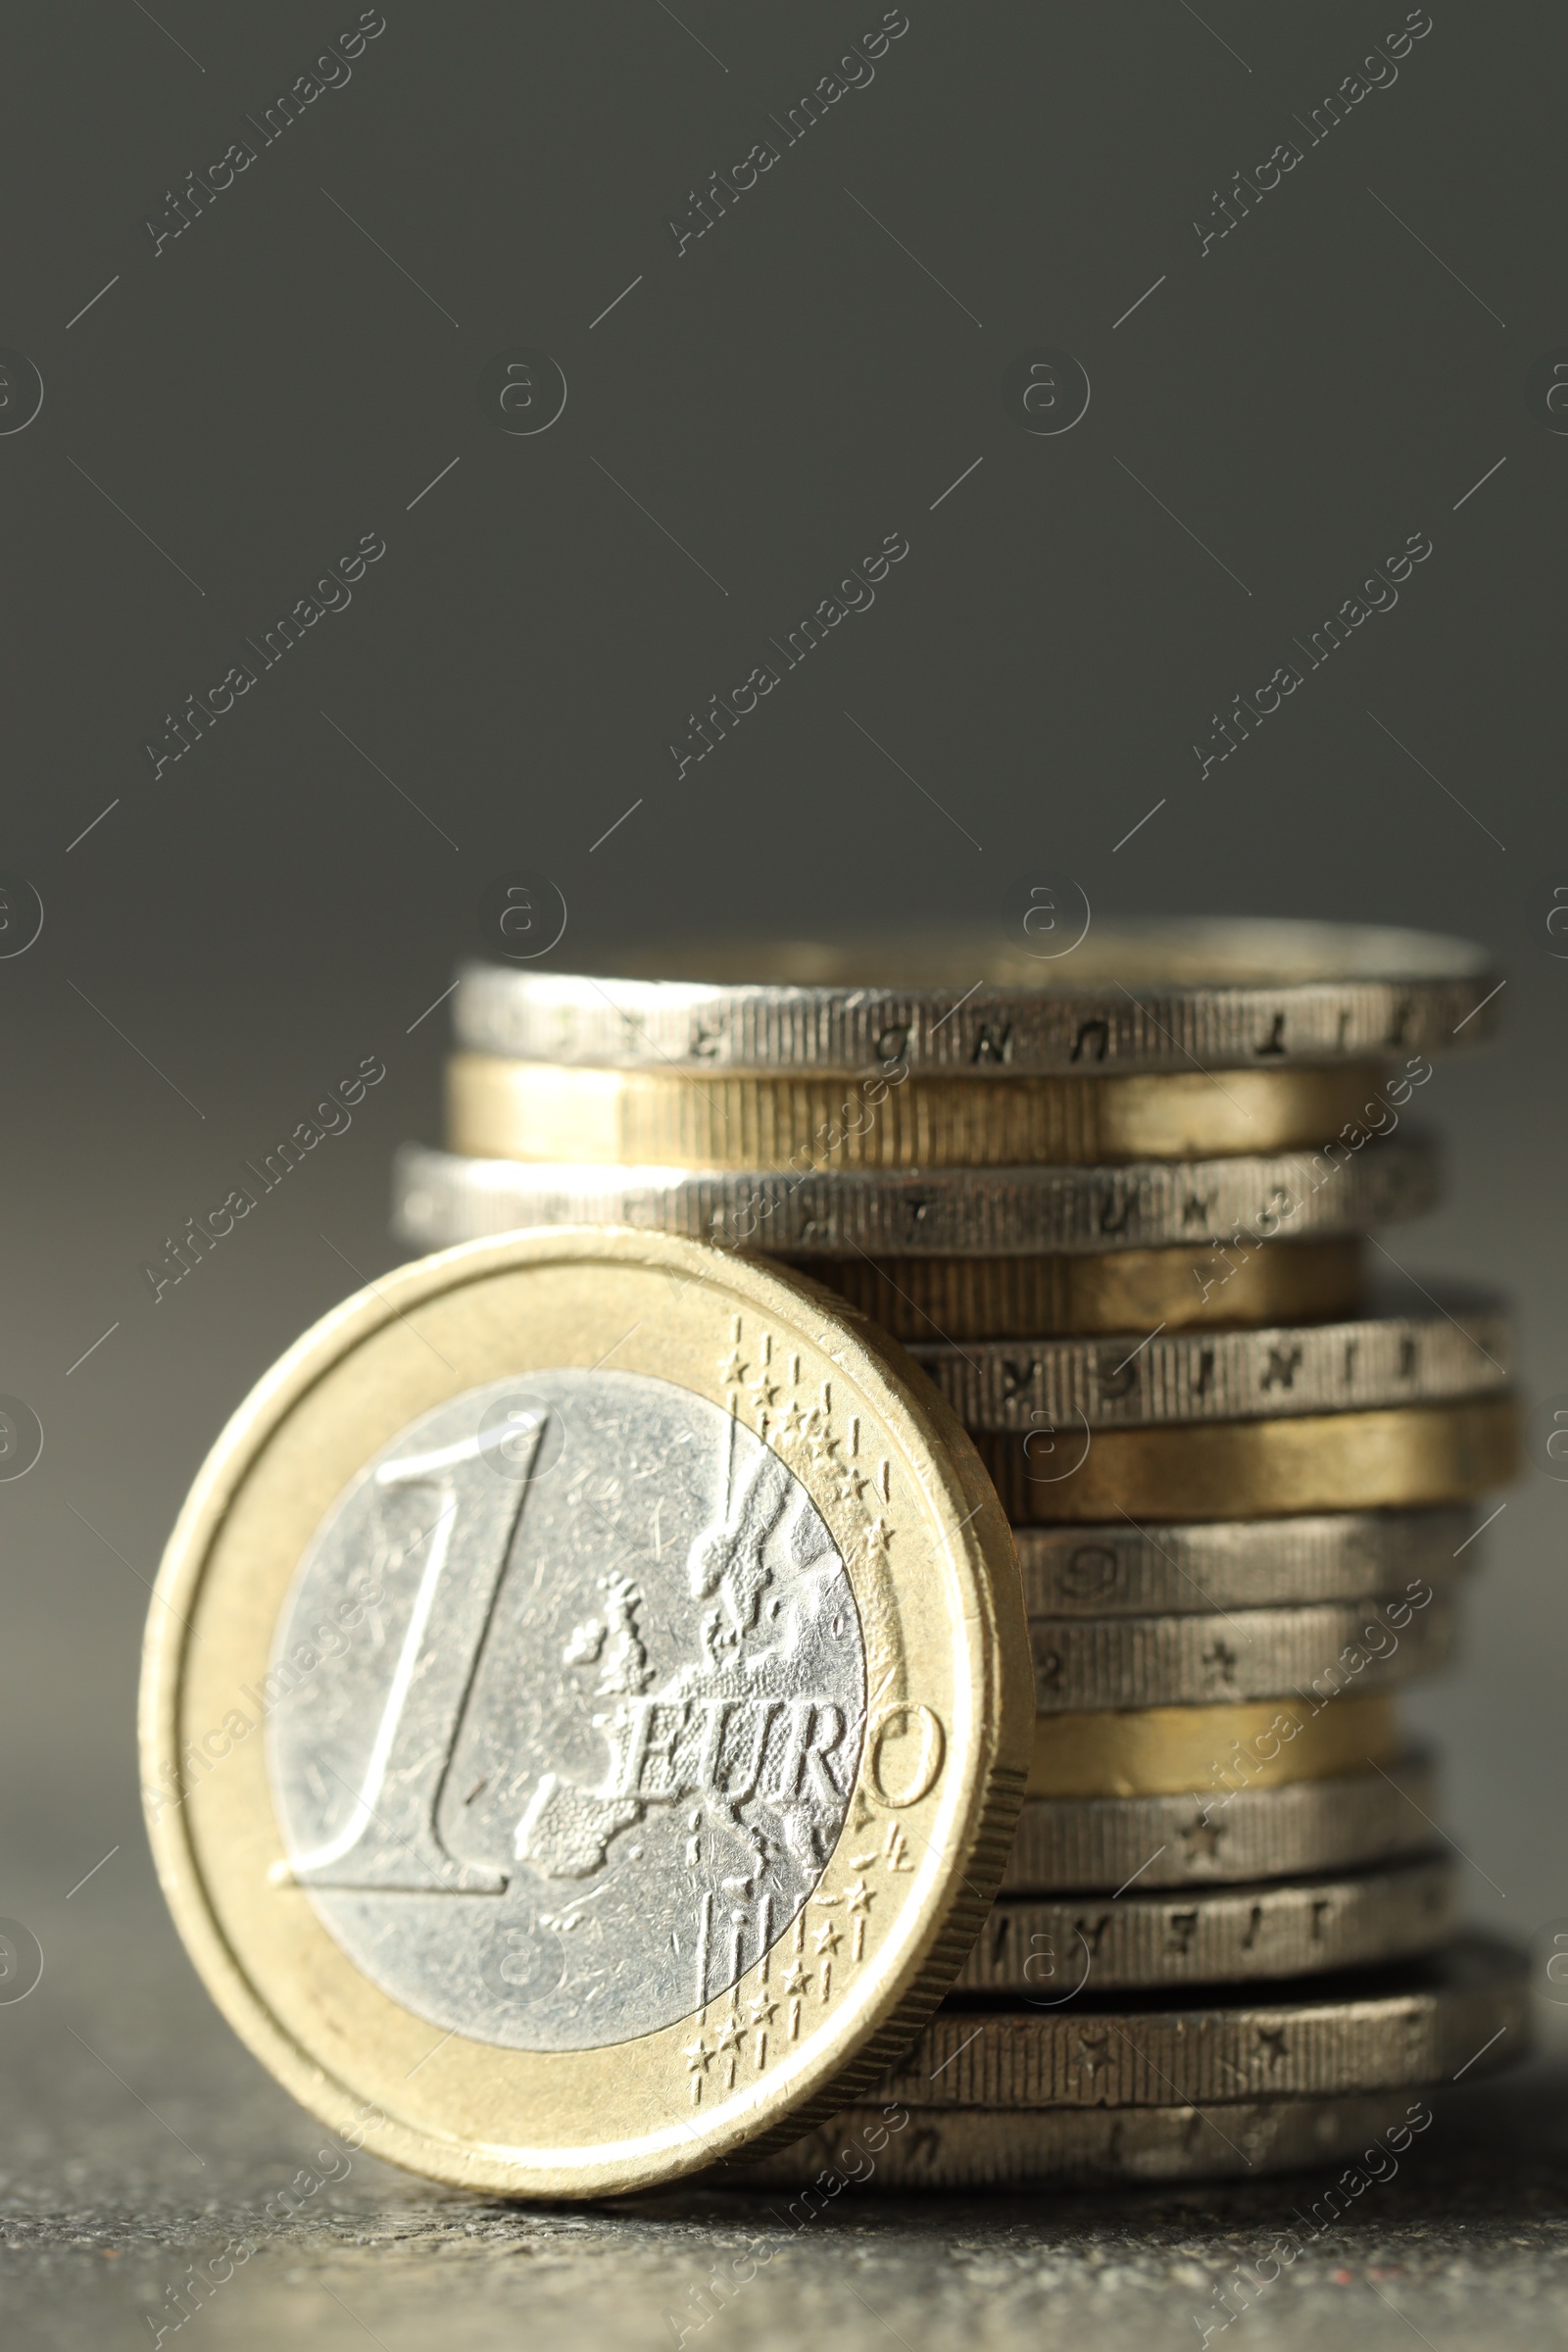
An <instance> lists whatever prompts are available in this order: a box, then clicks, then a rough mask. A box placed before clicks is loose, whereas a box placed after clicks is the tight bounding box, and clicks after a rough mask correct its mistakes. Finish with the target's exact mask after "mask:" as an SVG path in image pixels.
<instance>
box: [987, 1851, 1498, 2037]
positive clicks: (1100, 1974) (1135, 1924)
mask: <svg viewBox="0 0 1568 2352" xmlns="http://www.w3.org/2000/svg"><path fill="white" fill-rule="evenodd" d="M1454 1902H1455V1888H1454V1868H1453V1863H1452V1861H1451V1859H1450V1857H1448V1856H1447V1855H1446V1854H1423V1855H1421V1856H1419V1857H1418V1858H1417V1859H1416V1860H1414V1861H1411V1862H1404V1863H1397V1864H1395V1865H1394V1866H1393V1867H1392V1868H1387V1869H1383V1870H1372V1871H1364V1872H1360V1873H1358V1874H1356V1875H1354V1876H1341V1877H1338V1878H1326V1879H1292V1880H1286V1881H1274V1882H1272V1883H1270V1884H1268V1885H1263V1886H1258V1885H1253V1886H1250V1887H1201V1888H1198V1889H1195V1890H1192V1891H1188V1892H1185V1893H1180V1894H1163V1895H1162V1894H1146V1893H1145V1892H1144V1891H1143V1890H1142V1887H1130V1888H1128V1890H1127V1891H1126V1892H1125V1893H1124V1894H1120V1895H1116V1896H1106V1895H1100V1896H1096V1895H1079V1896H1076V1897H1073V1898H1070V1899H1062V1898H1057V1899H1056V1900H1054V1901H1049V1902H1048V1901H1041V1900H1039V1899H1031V1898H1030V1897H1029V1896H1027V1895H1017V1894H1012V1895H1004V1896H1002V1897H1001V1898H1000V1899H999V1900H998V1901H997V1902H995V1903H994V1904H993V1905H992V1907H991V1916H990V1918H989V1919H988V1920H987V1922H986V1924H985V1926H984V1928H982V1930H981V1931H980V1937H979V1940H978V1942H977V1943H976V1944H975V1946H974V1948H973V1950H972V1951H971V1952H970V1954H969V1957H968V1959H967V1961H966V1962H965V1963H964V1966H963V1970H962V1973H961V1974H960V1976H959V1977H958V1980H957V1983H956V1985H955V1986H954V1991H955V1992H956V1993H958V1994H962V1993H968V1992H999V1993H1000V1992H1005V1993H1015V1994H1017V1995H1018V1996H1019V1997H1020V1998H1023V1999H1027V2000H1031V2001H1040V2002H1043V2003H1048V2004H1049V2003H1058V2002H1059V2003H1061V2004H1062V2005H1063V2006H1066V2005H1068V2004H1070V2003H1072V2002H1074V2001H1079V2002H1081V2001H1084V2000H1088V2001H1094V2000H1097V1999H1098V1998H1099V1997H1100V1995H1101V1994H1102V1993H1106V1992H1120V1991H1124V1990H1126V1989H1128V1988H1136V1987H1144V1986H1150V1985H1241V1984H1250V1983H1252V1982H1254V1981H1256V1980H1259V1979H1263V1978H1270V1977H1310V1976H1322V1975H1325V1974H1327V1973H1329V1972H1331V1971H1333V1970H1336V1969H1342V1968H1365V1967H1371V1966H1376V1965H1379V1964H1383V1963H1387V1962H1389V1961H1393V1960H1409V1959H1413V1958H1415V1956H1416V1955H1417V1954H1418V1953H1421V1952H1430V1951H1434V1950H1435V1949H1436V1948H1437V1946H1438V1945H1439V1944H1440V1943H1442V1942H1443V1940H1444V1939H1445V1937H1446V1936H1447V1934H1448V1932H1449V1930H1450V1929H1451V1927H1452V1925H1453V1914H1454Z"/></svg>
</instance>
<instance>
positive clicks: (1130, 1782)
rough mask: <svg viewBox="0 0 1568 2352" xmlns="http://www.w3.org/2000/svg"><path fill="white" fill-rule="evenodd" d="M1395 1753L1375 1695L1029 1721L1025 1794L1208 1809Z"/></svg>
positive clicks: (1387, 1711) (1383, 1760)
mask: <svg viewBox="0 0 1568 2352" xmlns="http://www.w3.org/2000/svg"><path fill="white" fill-rule="evenodd" d="M1402 1744H1403V1741H1402V1739H1401V1737H1400V1732H1399V1726H1398V1721H1397V1716H1396V1714H1395V1707H1394V1701H1393V1699H1392V1698H1389V1697H1387V1696H1385V1695H1383V1694H1382V1693H1381V1692H1375V1693H1370V1694H1365V1695H1364V1694H1362V1693H1361V1692H1359V1691H1347V1692H1346V1693H1344V1694H1343V1695H1342V1696H1340V1697H1337V1698H1333V1699H1322V1700H1315V1699H1308V1698H1265V1699H1244V1700H1242V1701H1241V1702H1239V1703H1238V1702H1236V1701H1232V1703H1231V1704H1230V1705H1228V1706H1212V1707H1133V1708H1129V1709H1126V1710H1125V1711H1123V1710H1119V1709H1115V1708H1108V1707H1107V1708H1104V1709H1102V1710H1099V1711H1097V1712H1096V1713H1094V1714H1089V1715H1037V1716H1036V1717H1035V1738H1034V1756H1033V1760H1032V1762H1031V1764H1030V1767H1029V1794H1030V1796H1031V1797H1037V1796H1184V1795H1188V1794H1192V1793H1197V1794H1200V1795H1202V1796H1205V1797H1209V1798H1211V1799H1212V1800H1213V1803H1214V1807H1215V1809H1216V1810H1218V1809H1219V1808H1220V1807H1221V1806H1222V1805H1223V1802H1224V1800H1225V1798H1226V1796H1227V1795H1229V1794H1231V1793H1232V1792H1236V1793H1240V1792H1241V1791H1243V1790H1246V1789H1279V1788H1283V1787H1284V1786H1286V1785H1287V1784H1288V1783H1290V1782H1292V1781H1326V1780H1329V1779H1332V1778H1333V1777H1334V1776H1335V1775H1336V1774H1338V1773H1342V1772H1352V1771H1354V1769H1355V1768H1356V1766H1357V1765H1362V1764H1367V1763H1371V1764H1388V1763H1391V1762H1392V1761H1393V1759H1394V1758H1395V1757H1396V1756H1397V1754H1398V1753H1399V1750H1400V1747H1401V1746H1402Z"/></svg>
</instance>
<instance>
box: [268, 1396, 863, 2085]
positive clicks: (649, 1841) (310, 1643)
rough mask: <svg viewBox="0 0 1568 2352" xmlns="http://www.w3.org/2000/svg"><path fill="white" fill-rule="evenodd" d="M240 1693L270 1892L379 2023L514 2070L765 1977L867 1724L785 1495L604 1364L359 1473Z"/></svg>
mask: <svg viewBox="0 0 1568 2352" xmlns="http://www.w3.org/2000/svg"><path fill="white" fill-rule="evenodd" d="M356 1600H363V1601H364V1602H365V1604H366V1605H365V1607H364V1613H363V1619H362V1620H361V1622H359V1623H358V1625H357V1627H356V1630H355V1631H354V1632H353V1633H352V1634H344V1635H342V1636H341V1637H340V1638H339V1642H334V1643H333V1644H331V1647H332V1649H333V1650H334V1651H335V1653H336V1654H326V1653H325V1651H324V1650H323V1648H322V1645H321V1643H320V1640H319V1633H318V1632H313V1629H320V1628H322V1627H323V1625H324V1624H325V1623H327V1622H328V1621H333V1622H335V1623H336V1624H337V1625H340V1626H341V1625H343V1624H344V1623H346V1621H347V1619H348V1618H349V1617H351V1616H358V1614H359V1612H358V1610H357V1609H356V1608H355V1607H354V1606H353V1605H352V1604H353V1603H355V1601H356ZM269 1683H270V1687H271V1688H270V1695H273V1696H275V1698H276V1703H275V1705H274V1706H273V1708H272V1711H271V1713H270V1718H269V1727H268V1729H269V1741H270V1747H269V1756H270V1772H271V1779H272V1785H273V1790H274V1796H275V1801H276V1804H277V1808H278V1813H279V1817H280V1820H281V1822H282V1825H283V1829H284V1835H285V1843H286V1847H287V1855H288V1859H287V1863H286V1865H285V1866H282V1867H281V1869H280V1871H279V1873H278V1874H277V1875H278V1876H279V1877H286V1878H287V1879H288V1880H291V1881H292V1882H293V1883H294V1884H295V1885H297V1886H298V1887H301V1888H303V1889H304V1890H305V1891H306V1893H307V1894H308V1895H309V1897H310V1900H311V1902H312V1903H313V1905H314V1906H315V1908H316V1910H317V1912H318V1914H319V1917H320V1919H321V1920H322V1922H323V1924H324V1926H325V1927H326V1929H327V1930H328V1932H329V1933H330V1935H331V1936H333V1937H334V1938H335V1939H336V1941H337V1942H338V1943H339V1944H340V1945H341V1946H342V1948H343V1949H344V1950H345V1951H346V1952H347V1953H348V1955H349V1956H350V1958H351V1959H353V1960H354V1962H355V1963H356V1964H357V1965H358V1966H359V1967H360V1968H361V1969H362V1970H364V1972H365V1973H366V1974H367V1975H368V1977H369V1978H370V1979H371V1980H372V1981H373V1982H374V1983H375V1984H377V1985H379V1986H380V1987H381V1988H382V1990H383V1991H385V1992H386V1993H388V1994H389V1995H391V1996H392V1997H393V1998H394V1999H396V2000H398V2001H401V2002H402V2003H404V2004H405V2005H406V2006H407V2007H409V2008H411V2009H413V2010H414V2011H416V2012H417V2014H418V2015H420V2016H422V2017H424V2018H426V2019H428V2020H429V2021H430V2022H431V2023H432V2024H434V2025H436V2026H438V2027H444V2028H447V2029H450V2030H452V2031H455V2032H459V2033H462V2034H467V2035H471V2036H473V2037H474V2038H476V2039H479V2040H482V2041H488V2042H492V2043H497V2044H500V2045H502V2046H504V2047H507V2048H511V2049H518V2050H537V2051H552V2050H556V2051H565V2050H588V2049H594V2048H600V2047H604V2046H606V2045H608V2044H612V2043H616V2042H621V2041H625V2040H627V2039H629V2038H631V2037H633V2036H636V2035H639V2034H648V2033H652V2032H655V2031H657V2030H658V2029H660V2028H662V2027H664V2026H667V2025H670V2024H672V2023H673V2022H675V2021H677V2020H679V2019H681V2018H684V2017H687V2016H690V2015H691V2014H692V2013H693V2012H694V2011H697V2010H699V2009H701V2008H702V2007H703V2006H704V2004H705V2003H708V2002H711V2001H713V2000H716V1999H719V1998H720V1997H721V1996H722V1995H723V1994H724V1993H725V1992H726V1991H727V1990H728V1989H729V1987H730V1986H732V1985H735V1984H736V1983H737V1981H738V1980H739V1979H740V1977H741V1976H742V1975H743V1974H744V1973H745V1971H746V1970H747V1969H749V1968H751V1967H753V1966H754V1965H755V1964H756V1963H757V1962H758V1961H759V1960H760V1958H761V1957H762V1955H763V1953H765V1952H766V1951H767V1950H768V1949H769V1948H770V1947H771V1946H772V1945H773V1944H774V1943H775V1942H776V1941H777V1940H778V1938H779V1936H781V1935H782V1933H783V1932H784V1931H785V1930H786V1929H787V1928H788V1927H789V1926H790V1924H791V1922H792V1921H793V1920H795V1919H796V1917H797V1915H798V1914H799V1913H800V1911H801V1909H802V1907H803V1906H804V1904H805V1903H806V1902H807V1901H808V1899H809V1896H810V1895H811V1893H812V1890H813V1889H814V1887H816V1885H817V1882H818V1880H819V1878H820V1876H821V1872H822V1869H823V1865H824V1863H825V1862H826V1860H827V1858H828V1856H829V1855H830V1854H831V1852H832V1851H833V1847H834V1845H835V1843H836V1841H837V1838H838V1836H839V1833H840V1830H841V1829H842V1827H843V1823H844V1817H845V1810H846V1806H847V1802H848V1798H849V1794H850V1791H851V1789H852V1788H853V1787H854V1785H855V1780H856V1775H857V1771H858V1764H859V1758H860V1749H861V1744H862V1739H863V1733H864V1724H865V1712H866V1669H865V1651H864V1644H863V1642H862V1635H861V1628H860V1622H859V1617H858V1611H857V1607H856V1601H855V1596H854V1593H853V1592H852V1590H851V1585H850V1580H849V1578H848V1576H847V1574H846V1572H845V1567H844V1563H843V1561H842V1560H841V1558H840V1556H839V1553H838V1551H837V1550H836V1548H835V1546H834V1542H833V1539H832V1537H831V1535H830V1534H829V1532H828V1529H827V1527H826V1525H825V1523H824V1521H823V1519H822V1517H821V1516H820V1514H819V1512H818V1511H817V1509H816V1506H815V1504H814V1503H813V1502H812V1500H811V1498H810V1496H809V1494H808V1493H807V1491H806V1488H805V1487H804V1486H803V1485H802V1484H801V1482H800V1481H799V1480H798V1479H797V1478H796V1476H795V1475H794V1473H793V1471H792V1470H791V1469H790V1467H789V1466H788V1465H787V1464H786V1463H785V1462H784V1461H782V1460H781V1459H780V1458H779V1456H778V1454H777V1453H776V1452H774V1451H772V1450H771V1449H770V1448H769V1447H768V1446H765V1445H763V1444H762V1443H761V1441H760V1439H759V1438H758V1437H757V1436H756V1435H755V1434H754V1433H753V1432H752V1431H750V1430H748V1429H747V1428H746V1427H745V1426H744V1424H742V1423H740V1422H739V1421H737V1420H736V1419H735V1418H734V1417H733V1416H732V1415H730V1414H726V1413H725V1412H723V1411H722V1410H721V1409H720V1408H719V1407H718V1406H717V1405H715V1404H714V1403H712V1402H711V1401H710V1400H709V1399H708V1398H705V1397H699V1396H697V1395H695V1394H693V1393H692V1392H691V1391H690V1390H688V1389H685V1388H682V1387H678V1386H676V1385H675V1384H674V1383H673V1382H669V1381H665V1380H661V1379H657V1378H653V1377H650V1376H648V1375H646V1374H640V1373H629V1372H619V1371H613V1370H608V1369H595V1370H584V1369H575V1370H553V1371H541V1372H534V1373H530V1374H528V1375H527V1377H526V1380H525V1381H523V1380H503V1381H494V1382H490V1383H487V1384H485V1385H483V1386H481V1387H478V1388H472V1389H469V1390H467V1391H466V1392H465V1393H463V1394H461V1395H459V1396H457V1397H451V1398H450V1399H448V1400H447V1401H446V1402H444V1403H442V1404H440V1405H438V1406H437V1407H435V1409H433V1410H432V1411H429V1412H426V1413H424V1414H423V1415H421V1416H420V1417H419V1418H417V1419H416V1420H415V1421H413V1422H412V1423H411V1424H410V1425H409V1426H408V1427H407V1428H405V1429H404V1430H402V1431H401V1432H400V1433H399V1434H398V1435H397V1436H396V1437H395V1438H394V1439H393V1440H392V1442H391V1443H390V1444H389V1445H386V1446H383V1447H382V1448H381V1449H380V1451H379V1452H378V1453H377V1454H375V1455H374V1456H373V1457H372V1458H371V1459H370V1460H369V1461H368V1463H367V1464H366V1466H365V1468H364V1470H363V1471H362V1472H361V1473H360V1474H359V1475H358V1476H357V1477H356V1478H355V1479H354V1480H353V1482H352V1483H351V1484H350V1486H349V1487H348V1488H347V1490H346V1491H345V1492H344V1493H343V1494H342V1495H340V1496H339V1498H338V1500H337V1502H336V1503H335V1504H334V1505H333V1507H332V1509H331V1510H330V1511H329V1512H328V1513H327V1515H326V1517H325V1518H324V1520H323V1521H322V1523H321V1525H320V1526H319V1529H318V1531H317V1533H316V1536H315V1538H314V1540H313V1541H312V1543H311V1544H309V1546H308V1547H307V1550H306V1553H305V1556H304V1558H303V1560H302V1562H301V1565H300V1568H299V1571H298V1574H297V1576H296V1578H295V1580H294V1585H293V1588H292V1592H291V1593H290V1596H289V1599H288V1602H287V1604H286V1606H285V1608H284V1610H283V1612H282V1616H281V1618H280V1621H279V1625H278V1630H277V1634H276V1637H275V1640H274V1642H273V1647H272V1655H271V1663H270V1676H269Z"/></svg>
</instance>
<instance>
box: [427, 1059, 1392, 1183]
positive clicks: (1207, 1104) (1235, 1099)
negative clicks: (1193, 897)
mask: <svg viewBox="0 0 1568 2352" xmlns="http://www.w3.org/2000/svg"><path fill="white" fill-rule="evenodd" d="M1383 1075H1384V1073H1383V1067H1382V1064H1381V1063H1379V1062H1350V1063H1348V1065H1347V1066H1345V1067H1344V1068H1340V1069H1310V1068H1303V1069H1295V1068H1292V1069H1286V1070H1258V1069H1248V1070H1220V1071H1216V1072H1215V1073H1214V1074H1213V1075H1212V1076H1210V1075H1209V1074H1208V1073H1207V1072H1205V1071H1202V1070H1196V1069H1195V1070H1173V1071H1171V1072H1169V1073H1166V1072H1158V1073H1152V1074H1144V1073H1139V1074H1132V1075H1112V1076H1107V1077H1103V1078H1087V1077H1086V1078H1072V1077H1059V1076H1052V1077H984V1076H976V1077H973V1078H957V1077H954V1078H947V1077H915V1076H911V1075H910V1074H909V1072H908V1070H907V1067H906V1065H905V1064H904V1063H902V1062H900V1063H898V1064H896V1065H895V1066H894V1067H893V1069H891V1070H890V1071H886V1072H879V1073H877V1074H876V1075H874V1076H861V1077H856V1076H853V1075H836V1074H832V1073H829V1074H827V1075H824V1076H821V1077H817V1076H814V1075H810V1074H808V1073H804V1072H799V1073H787V1072H779V1073H774V1074H768V1073H763V1072H748V1073H745V1074H742V1075H736V1074H734V1073H731V1072H729V1071H723V1070H716V1071H714V1072H712V1073H711V1075H710V1076H708V1077H687V1076H684V1075H682V1074H680V1073H678V1072H675V1073H670V1072H666V1071H662V1070H613V1069H608V1070H600V1069H582V1068H576V1067H571V1066H567V1065H564V1064H561V1063H557V1062H549V1061H513V1060H509V1059H507V1058H505V1057H504V1056H503V1055H501V1054H462V1053H460V1054H454V1055H453V1057H452V1059H451V1060H450V1061H449V1063H448V1064H447V1133H448V1137H449V1139H450V1143H451V1149H452V1150H453V1151H454V1152H469V1153H471V1154H472V1155H473V1156H474V1157H475V1158H479V1159H553V1160H568V1161H571V1160H575V1161H579V1162H581V1161H605V1162H609V1163H611V1164H613V1165H615V1166H619V1167H664V1168H781V1167H801V1166H806V1165H810V1166H813V1167H818V1168H833V1167H845V1168H848V1167H858V1168H943V1167H959V1168H966V1167H1013V1166H1018V1165H1021V1164H1024V1163H1026V1162H1033V1163H1034V1164H1036V1165H1041V1164H1044V1165H1049V1166H1053V1167H1074V1166H1076V1167H1084V1166H1092V1165H1095V1164H1097V1163H1098V1164H1102V1165H1110V1164H1113V1163H1115V1162H1118V1161H1124V1160H1138V1159H1209V1158H1220V1157H1222V1156H1223V1155H1224V1154H1226V1153H1227V1152H1236V1153H1243V1152H1285V1151H1291V1150H1294V1149H1297V1148H1299V1147H1300V1146H1303V1145H1304V1146H1305V1147H1306V1148H1307V1149H1308V1150H1310V1149H1311V1148H1312V1147H1313V1146H1315V1145H1322V1144H1325V1143H1327V1142H1328V1141H1329V1139H1330V1137H1332V1136H1336V1135H1338V1134H1339V1132H1340V1130H1341V1128H1342V1127H1343V1126H1345V1125H1346V1124H1347V1123H1348V1121H1351V1120H1355V1119H1359V1118H1360V1117H1361V1116H1362V1114H1363V1112H1364V1113H1365V1114H1366V1115H1367V1116H1368V1117H1369V1118H1371V1117H1376V1118H1377V1120H1378V1122H1379V1123H1380V1124H1385V1123H1386V1122H1387V1116H1388V1113H1387V1109H1386V1106H1385V1105H1384V1104H1383V1103H1381V1101H1380V1100H1379V1099H1378V1089H1379V1087H1380V1085H1381V1084H1382V1082H1383Z"/></svg>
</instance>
